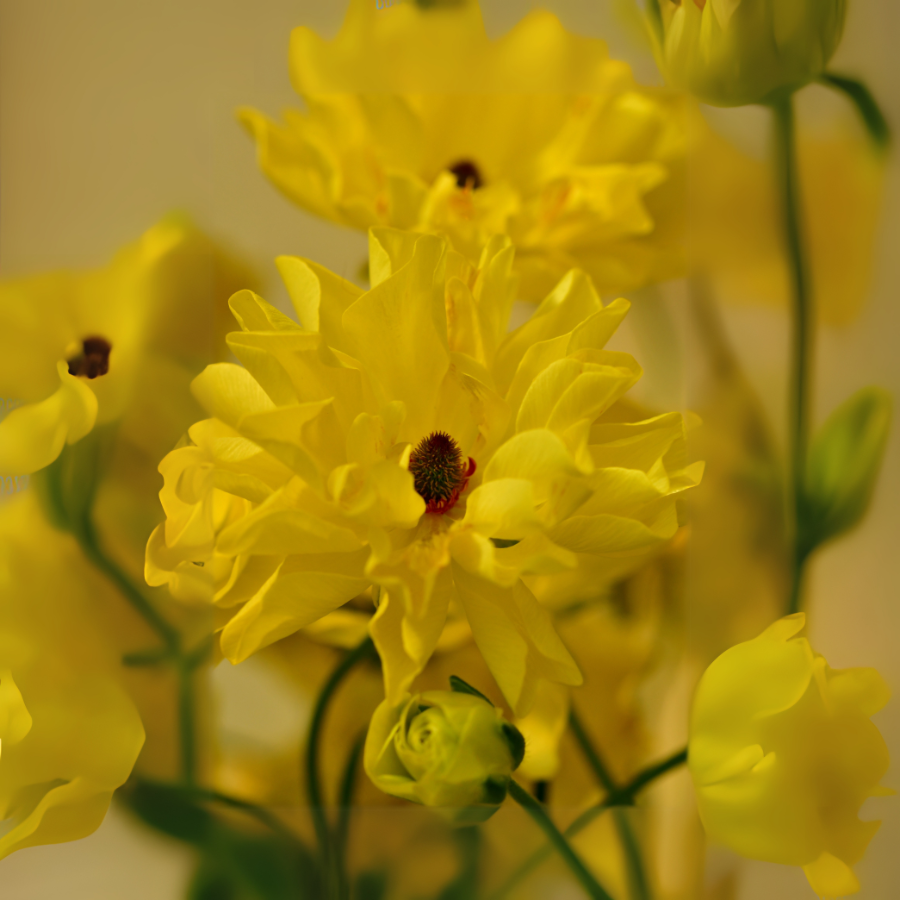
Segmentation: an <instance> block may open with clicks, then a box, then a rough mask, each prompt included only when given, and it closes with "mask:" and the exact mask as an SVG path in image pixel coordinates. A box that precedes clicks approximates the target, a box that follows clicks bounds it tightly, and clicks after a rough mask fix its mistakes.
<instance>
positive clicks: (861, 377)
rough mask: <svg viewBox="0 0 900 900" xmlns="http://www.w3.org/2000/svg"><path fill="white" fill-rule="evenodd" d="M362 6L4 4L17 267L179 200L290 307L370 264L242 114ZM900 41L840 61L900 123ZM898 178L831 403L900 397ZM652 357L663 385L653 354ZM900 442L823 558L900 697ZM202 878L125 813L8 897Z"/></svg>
mask: <svg viewBox="0 0 900 900" xmlns="http://www.w3.org/2000/svg"><path fill="white" fill-rule="evenodd" d="M373 2H374V0H373ZM343 5H344V4H343V3H342V2H340V0H321V2H312V0H257V2H253V3H251V2H248V0H154V2H147V0H0V274H2V275H3V276H5V277H8V276H11V275H17V274H22V273H26V272H32V271H37V270H44V269H48V268H53V267H59V266H85V265H93V264H99V263H102V262H103V261H104V260H106V259H107V258H108V257H109V255H110V254H111V253H112V252H113V251H114V250H115V248H116V247H117V246H119V245H120V244H122V243H123V242H125V241H128V240H131V239H132V238H134V237H135V236H136V235H138V234H139V233H140V232H141V231H142V230H144V229H145V228H146V227H147V226H148V225H149V224H150V223H152V222H153V221H154V220H155V219H156V218H158V217H159V216H160V215H162V214H163V213H165V212H166V211H168V210H169V209H171V208H173V207H174V208H181V209H184V210H187V211H189V212H190V213H192V214H193V216H194V217H195V218H196V220H197V221H198V223H199V224H200V225H202V226H203V227H205V228H206V229H208V230H209V231H210V232H211V233H213V234H214V235H216V236H219V237H220V238H222V239H224V240H225V241H227V242H228V243H230V244H231V245H232V246H233V247H234V248H236V249H239V250H240V251H241V252H242V253H243V254H244V255H245V256H246V257H247V258H248V259H249V260H250V261H251V262H253V263H254V264H256V265H257V266H258V267H259V268H260V271H261V272H262V273H263V274H264V276H265V277H266V279H267V286H268V288H269V290H268V296H269V297H270V298H272V299H275V300H277V299H278V298H279V291H278V288H277V285H275V284H274V278H273V276H274V267H273V266H272V265H271V260H272V259H273V258H274V257H275V256H276V255H277V254H279V253H288V252H289V253H297V254H302V255H305V256H310V257H313V258H315V259H317V260H319V261H320V262H322V263H323V264H325V265H327V266H329V267H331V268H332V269H334V270H336V271H337V272H339V273H342V274H344V275H350V274H351V273H353V272H354V271H355V269H356V267H357V265H358V263H359V262H360V260H361V259H362V258H363V256H364V253H365V238H364V236H363V235H361V234H356V233H354V232H349V231H344V230H342V229H339V228H337V227H335V226H331V225H328V224H325V223H322V222H319V221H317V220H314V219H312V218H311V217H309V216H306V215H305V214H303V213H301V212H298V211H297V210H295V209H294V208H292V207H291V206H290V205H289V204H288V203H287V202H286V201H284V200H282V198H281V197H280V196H278V195H277V194H276V193H275V191H274V190H273V189H272V188H270V187H269V185H268V184H267V183H266V182H265V181H264V180H263V178H262V177H261V176H260V175H259V173H258V172H257V170H256V166H255V163H254V154H253V148H252V146H251V144H250V141H249V139H247V138H246V137H245V135H244V134H243V132H242V131H241V130H240V128H239V127H238V126H237V125H236V123H235V121H234V117H233V109H234V108H235V107H236V106H239V105H242V104H253V105H256V106H258V107H260V108H262V109H264V110H266V111H268V112H270V113H275V112H277V111H279V110H280V109H281V108H282V107H283V106H286V105H290V104H293V102H294V100H293V94H292V92H291V89H290V86H289V83H288V78H287V54H286V50H287V40H288V34H289V31H290V29H291V28H292V27H293V26H295V25H298V24H308V25H311V26H313V27H315V28H316V29H317V30H320V31H324V32H326V33H333V32H334V31H335V30H336V28H337V26H338V24H339V22H340V18H341V16H342V13H343ZM532 5H536V4H531V3H528V2H525V0H483V8H484V13H485V19H486V21H487V25H488V29H489V31H490V32H491V33H492V34H498V33H500V32H502V31H503V30H505V29H506V28H508V27H509V26H510V25H511V24H512V23H513V22H514V21H515V20H516V19H517V18H518V17H520V16H521V15H522V14H523V13H524V12H526V11H527V10H528V9H529V8H531V6H532ZM544 5H546V6H548V7H550V8H551V9H554V10H555V11H557V13H558V14H559V15H560V17H561V18H562V19H563V21H564V22H565V23H566V24H567V25H568V26H569V27H570V28H572V29H573V30H577V31H580V32H582V33H587V34H592V35H596V36H603V37H606V38H607V39H608V40H610V42H611V44H612V49H613V51H614V52H615V53H617V54H618V55H621V56H624V57H626V58H628V59H630V60H632V61H633V62H634V63H635V65H636V68H637V69H638V71H639V72H641V73H643V74H645V75H646V76H647V77H653V74H652V73H653V71H654V70H653V66H652V62H651V61H650V60H649V59H648V58H647V56H646V55H645V54H642V51H641V50H640V49H639V48H638V47H637V46H636V45H635V43H634V42H633V40H632V38H631V36H630V35H629V33H628V30H627V28H626V29H623V28H622V27H621V25H620V24H618V23H617V20H616V19H615V16H614V14H613V11H614V10H613V8H614V6H616V5H617V2H616V0H548V2H547V3H546V4H544ZM384 14H385V15H389V14H390V11H389V10H388V11H385V13H384ZM898 37H900V4H897V3H896V0H855V2H853V3H851V11H850V19H849V25H848V31H847V36H846V40H845V42H844V45H843V46H842V48H841V50H840V53H839V57H838V59H837V60H836V62H835V68H840V69H843V70H847V71H853V72H856V73H858V74H861V75H864V76H865V78H866V80H867V81H868V83H869V84H870V85H871V86H872V88H873V89H874V90H875V92H876V94H877V95H878V96H879V98H880V99H881V101H882V103H883V104H884V106H885V108H886V109H887V112H888V114H889V117H890V118H891V120H892V122H893V123H894V125H895V128H896V127H897V126H898V125H900V53H898V50H897V39H898ZM822 93H823V92H821V91H819V90H817V89H810V90H809V91H808V92H806V94H805V95H804V98H803V104H802V107H803V113H804V116H806V117H808V118H810V119H814V118H816V117H822V116H829V115H831V111H832V110H833V108H834V105H833V104H830V103H829V102H828V101H827V100H824V99H823V98H822V96H821V94H822ZM715 121H716V122H717V123H718V124H719V125H720V126H721V127H722V128H723V129H725V130H727V131H729V132H730V133H732V134H734V135H736V136H739V137H740V139H742V140H743V141H745V142H746V144H747V146H751V147H756V148H757V149H759V148H761V147H762V146H763V144H764V140H765V128H764V125H765V123H764V119H763V117H762V116H760V115H759V112H758V111H754V110H750V111H736V112H728V113H724V114H718V115H717V116H716V117H715ZM887 191H888V196H887V201H886V207H885V214H884V222H883V228H882V231H881V235H880V246H879V249H878V254H877V262H876V272H875V280H874V285H873V290H872V296H871V299H870V303H869V305H868V307H867V309H866V310H865V312H864V313H863V315H862V317H861V318H860V320H859V321H858V322H857V323H855V324H854V325H853V326H852V327H850V328H849V329H847V330H844V331H841V332H823V333H822V334H821V335H820V345H819V352H818V359H817V375H816V377H817V394H818V396H817V407H818V410H819V412H820V413H825V412H827V411H828V410H829V409H831V408H832V407H833V406H834V405H835V404H836V403H838V402H839V401H841V400H843V399H844V398H845V397H846V396H848V395H849V394H850V393H852V392H853V390H855V389H856V388H857V387H859V386H862V385H864V384H867V383H879V384H882V385H884V386H886V387H888V388H890V389H891V390H892V391H893V392H894V394H895V396H900V353H898V349H897V348H898V340H897V339H898V334H900V327H898V326H900V253H898V247H900V167H898V164H897V161H896V157H895V159H894V160H893V162H892V169H891V173H890V178H889V182H888V186H887ZM728 316H729V327H730V329H731V331H732V334H733V337H734V338H735V341H736V342H738V343H739V346H740V349H741V354H742V357H743V358H744V362H745V364H746V366H747V368H748V371H749V372H750V373H751V376H752V378H753V380H754V382H755V383H756V385H757V387H758V388H759V390H760V391H761V393H762V395H763V396H764V397H765V398H766V402H767V403H768V404H769V406H770V412H771V414H772V417H773V421H775V422H781V421H782V419H783V398H784V392H783V384H784V364H785V359H786V351H787V343H786V328H785V320H784V316H783V314H782V313H780V312H777V311H771V310H768V311H764V310H759V309H751V308H745V309H738V310H731V311H730V312H729V313H728ZM642 362H645V360H642ZM648 368H649V369H650V371H649V372H648V375H650V376H651V377H652V374H653V372H652V363H651V364H650V365H649V366H648ZM820 418H821V415H820ZM896 420H900V417H895V421H896ZM897 433H898V430H897V429H896V428H895V430H894V434H893V435H892V439H891V444H890V448H889V453H888V462H887V466H886V468H885V471H884V474H883V477H882V481H881V486H880V490H879V493H878V496H877V498H876V500H875V504H874V508H873V510H872V512H871V514H870V516H869V518H868V520H867V521H866V523H865V524H864V526H863V527H862V528H860V529H859V530H858V531H857V532H856V533H855V534H853V535H852V536H851V537H849V538H847V539H845V540H843V541H842V542H840V543H839V544H837V545H835V546H834V547H833V548H830V549H829V550H828V551H827V552H826V553H825V554H823V555H822V557H821V559H819V560H817V561H816V562H815V565H814V569H813V575H812V585H811V587H812V590H811V596H812V598H813V599H812V601H811V604H810V605H811V609H812V610H813V613H814V616H813V620H812V625H811V631H812V638H813V642H814V644H815V645H816V646H817V648H818V649H819V650H820V651H821V652H822V653H824V654H825V656H826V657H827V658H828V660H829V662H830V663H831V664H832V665H833V666H836V667H841V666H850V665H874V666H877V667H878V668H879V669H880V670H881V671H882V672H883V673H884V674H885V676H886V677H887V679H888V681H889V682H890V683H891V685H892V686H893V687H894V689H895V693H896V692H897V689H898V688H900V653H898V651H897V643H898V641H897V639H898V635H900V562H898V536H900V502H898V501H900V452H898V443H900V442H898V437H897ZM237 677H238V678H239V679H240V678H241V677H244V676H237ZM248 677H249V670H248ZM234 678H235V676H233V675H229V676H228V678H227V679H226V680H227V681H228V684H226V685H224V686H223V687H222V690H223V691H233V690H234V688H235V684H234ZM238 688H240V685H238ZM877 721H878V723H879V725H880V727H881V728H882V730H883V732H884V734H885V736H886V738H887V740H888V743H889V744H890V746H891V749H892V755H893V757H894V759H895V760H898V759H900V700H895V701H894V702H893V703H892V704H891V705H890V706H889V707H888V709H887V710H885V711H883V712H882V713H880V714H879V716H878V717H877ZM897 771H898V767H897V765H896V764H895V765H894V767H893V768H892V770H891V772H890V773H889V775H888V778H887V782H888V783H889V784H890V785H892V786H894V787H900V778H898V775H897ZM870 803H871V810H868V809H867V810H866V812H867V814H868V815H869V816H870V817H876V816H881V817H882V818H883V819H884V826H883V828H882V830H881V832H880V833H879V835H878V836H877V837H876V839H875V841H874V842H873V844H872V846H871V848H870V851H869V853H868V855H867V857H866V859H865V860H864V861H863V863H862V864H861V865H860V867H859V874H860V877H861V880H862V882H863V884H864V889H863V891H862V893H861V894H860V895H859V896H860V898H861V900H890V898H896V897H897V896H900V854H898V853H897V847H898V846H900V801H897V800H893V801H890V800H878V801H870ZM189 869H190V857H189V855H188V854H187V853H186V852H185V851H183V850H182V849H181V848H178V847H174V846H172V845H169V844H167V843H166V842H164V841H162V840H160V839H158V838H154V837H152V836H148V835H147V834H146V833H144V832H142V831H139V830H138V829H137V828H136V826H134V825H132V824H131V823H130V821H128V820H126V819H125V817H124V816H123V815H122V814H121V813H117V812H115V811H113V813H111V814H110V816H109V817H108V819H107V821H106V822H105V823H104V825H103V827H102V828H101V829H100V831H99V832H98V833H97V834H96V835H94V836H93V837H91V838H88V839H87V840H84V841H81V842H77V843H75V844H70V845H62V846H59V847H51V848H37V849H31V850H25V851H22V852H20V853H18V854H15V855H14V856H13V857H11V858H9V859H7V860H4V861H3V862H2V863H0V885H2V889H0V893H2V896H3V897H4V898H6V897H9V898H10V900H51V898H53V900H57V898H62V897H65V898H66V900H79V898H85V900H119V898H125V897H127V898H129V900H144V898H146V900H150V898H153V900H177V898H179V897H181V896H182V895H183V889H182V885H183V883H184V879H185V877H186V874H187V873H188V871H189ZM743 873H744V874H743V883H742V888H741V893H740V897H741V900H781V898H785V900H786V898H791V900H801V898H803V900H805V898H809V900H812V898H813V894H812V892H811V891H810V889H809V887H808V886H807V885H806V882H805V879H804V878H803V875H802V873H800V872H799V870H792V869H785V868H782V867H778V866H769V865H764V864H745V865H744V866H743ZM549 896H550V891H549V889H548V897H549ZM559 896H560V897H561V896H562V894H560V895H559ZM568 896H572V895H568Z"/></svg>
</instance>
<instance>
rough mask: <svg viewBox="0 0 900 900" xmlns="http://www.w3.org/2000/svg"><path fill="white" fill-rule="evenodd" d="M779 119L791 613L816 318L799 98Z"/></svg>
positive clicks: (800, 563)
mask: <svg viewBox="0 0 900 900" xmlns="http://www.w3.org/2000/svg"><path fill="white" fill-rule="evenodd" d="M772 112H773V115H774V119H775V172H776V177H777V179H778V186H779V192H780V194H781V209H782V216H783V223H784V238H785V247H786V251H787V257H788V266H789V269H790V275H791V295H792V313H793V315H792V319H793V334H792V338H791V346H792V350H791V388H790V394H791V404H790V422H789V434H790V446H789V451H788V452H789V458H790V465H789V469H790V478H789V484H790V485H791V491H792V493H793V510H792V513H793V523H792V525H793V528H792V532H793V548H792V553H791V588H790V595H789V598H788V613H794V612H797V610H799V609H800V606H801V604H802V591H803V569H804V565H805V563H806V559H807V556H808V552H807V550H806V547H805V543H804V536H803V515H804V510H803V505H804V500H803V490H804V482H805V476H806V454H807V443H808V439H809V374H810V360H811V355H812V338H813V329H814V327H815V323H814V320H813V304H812V297H811V290H810V281H809V273H808V266H807V258H806V253H805V247H804V244H803V233H802V227H801V223H800V217H801V208H800V181H799V173H798V167H797V140H796V121H795V117H794V99H793V96H791V95H788V96H785V97H782V98H780V99H778V100H777V101H775V103H773V104H772Z"/></svg>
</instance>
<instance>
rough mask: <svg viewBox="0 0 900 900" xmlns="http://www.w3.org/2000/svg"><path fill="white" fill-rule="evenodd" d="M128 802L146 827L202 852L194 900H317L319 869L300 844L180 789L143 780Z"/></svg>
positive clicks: (125, 795) (130, 792) (131, 790)
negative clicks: (237, 821) (239, 822)
mask: <svg viewBox="0 0 900 900" xmlns="http://www.w3.org/2000/svg"><path fill="white" fill-rule="evenodd" d="M123 799H125V800H126V802H127V803H128V805H129V806H130V807H131V809H132V810H133V811H134V812H135V813H136V814H137V815H138V816H139V817H140V818H141V819H143V821H144V822H145V823H147V824H148V825H150V826H151V827H153V828H155V829H156V830H157V831H161V832H162V833H163V834H167V835H169V836H170V837H173V838H176V839H177V840H180V841H182V842H184V843H187V844H191V845H192V846H194V847H196V848H197V849H198V850H199V851H200V853H201V862H200V866H199V868H198V870H197V873H196V876H195V878H194V881H193V883H192V885H191V892H190V894H189V898H190V900H317V898H318V896H319V893H318V887H319V877H318V872H317V868H316V865H315V862H314V860H313V859H312V857H311V856H310V854H309V853H308V851H307V850H306V849H305V847H303V846H302V845H301V844H300V843H299V842H294V841H290V840H287V839H285V838H284V837H281V836H279V835H272V834H269V833H262V834H260V833H254V832H252V831H248V830H245V829H242V828H238V827H236V826H234V825H232V824H231V822H230V821H226V820H224V819H222V818H220V817H219V816H217V815H215V814H213V813H212V812H211V811H210V810H208V809H206V808H205V806H204V805H202V801H200V800H198V799H197V798H195V797H193V796H191V794H190V791H189V789H186V788H183V787H182V786H180V785H166V784H158V783H151V782H142V781H138V782H136V783H132V784H131V785H129V787H128V789H127V790H126V791H124V792H123Z"/></svg>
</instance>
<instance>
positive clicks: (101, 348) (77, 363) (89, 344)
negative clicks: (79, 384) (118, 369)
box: [69, 337, 112, 378]
mask: <svg viewBox="0 0 900 900" xmlns="http://www.w3.org/2000/svg"><path fill="white" fill-rule="evenodd" d="M111 350H112V344H110V342H109V341H108V340H106V338H102V337H88V338H85V339H84V340H83V341H82V342H81V353H79V354H78V355H77V356H73V357H72V358H71V359H70V360H69V374H70V375H83V376H84V377H85V378H96V377H97V376H98V375H105V374H106V373H107V372H108V371H109V354H110V351H111Z"/></svg>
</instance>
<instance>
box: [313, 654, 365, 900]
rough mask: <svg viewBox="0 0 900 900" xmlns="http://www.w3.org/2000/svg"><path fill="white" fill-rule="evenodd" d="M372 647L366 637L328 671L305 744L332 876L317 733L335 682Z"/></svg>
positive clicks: (319, 833) (323, 852)
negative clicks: (333, 668) (329, 672)
mask: <svg viewBox="0 0 900 900" xmlns="http://www.w3.org/2000/svg"><path fill="white" fill-rule="evenodd" d="M374 650H375V645H374V644H373V643H372V639H371V638H370V637H367V638H366V639H365V640H364V641H363V642H362V643H361V644H360V645H359V646H358V647H356V649H355V650H352V651H351V652H350V653H348V654H347V655H346V656H345V657H344V659H342V660H341V662H340V663H339V664H338V666H337V667H336V668H335V670H334V671H333V672H332V673H331V676H330V677H329V679H328V681H326V682H325V684H324V686H323V687H322V690H321V691H320V692H319V696H318V698H317V699H316V705H315V708H314V709H313V714H312V721H311V722H310V726H309V736H308V738H307V743H306V757H305V769H306V792H307V797H308V798H309V807H310V815H311V816H312V820H313V826H314V827H315V830H316V839H317V840H318V843H319V853H320V858H321V860H322V864H323V866H322V869H323V872H325V873H326V877H327V878H329V879H334V877H335V875H334V868H333V866H334V859H333V848H332V846H331V843H332V842H331V835H330V832H329V828H328V819H327V818H326V816H325V809H324V807H323V804H322V788H321V778H320V774H319V736H320V734H321V731H322V725H323V723H324V721H325V712H326V710H327V709H328V704H329V702H330V700H331V698H332V696H333V695H334V692H335V691H336V690H337V687H338V685H340V683H341V682H342V681H343V680H344V678H345V677H346V676H347V673H348V672H349V671H350V670H351V669H352V668H353V667H354V666H355V665H356V664H357V663H358V662H360V660H363V659H365V658H366V657H367V656H370V655H371V654H372V653H373V652H374ZM338 891H339V886H338V884H337V883H336V882H335V881H332V883H331V886H330V896H332V897H334V896H337V895H338Z"/></svg>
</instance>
